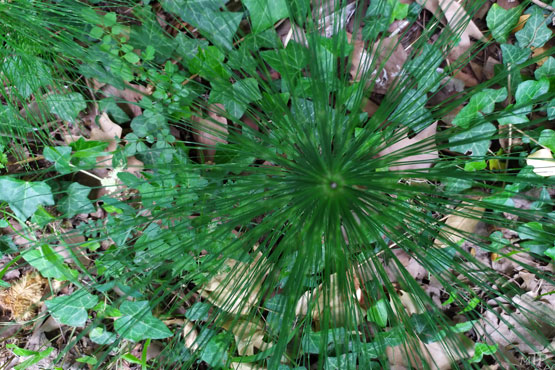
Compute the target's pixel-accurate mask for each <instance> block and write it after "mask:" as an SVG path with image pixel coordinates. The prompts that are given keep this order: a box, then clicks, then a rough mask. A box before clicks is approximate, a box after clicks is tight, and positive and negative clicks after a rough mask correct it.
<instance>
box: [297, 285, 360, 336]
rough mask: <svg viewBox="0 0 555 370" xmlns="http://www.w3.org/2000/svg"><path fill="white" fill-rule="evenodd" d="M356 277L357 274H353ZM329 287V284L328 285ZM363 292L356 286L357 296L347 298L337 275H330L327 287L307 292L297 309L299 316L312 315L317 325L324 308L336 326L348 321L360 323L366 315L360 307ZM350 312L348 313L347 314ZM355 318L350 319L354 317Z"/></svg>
mask: <svg viewBox="0 0 555 370" xmlns="http://www.w3.org/2000/svg"><path fill="white" fill-rule="evenodd" d="M352 275H353V276H355V275H356V274H352ZM326 285H327V284H326ZM361 299H362V291H361V290H360V288H359V289H357V287H356V286H355V294H353V296H347V295H346V293H343V292H342V291H341V289H340V286H339V282H338V277H337V274H332V275H330V283H329V285H327V286H324V284H320V285H319V286H318V287H317V288H315V289H313V290H312V291H310V290H309V291H306V292H305V293H304V294H303V295H302V296H301V298H300V299H299V301H298V302H297V306H296V308H295V314H296V315H297V316H305V315H308V314H309V312H310V315H311V317H312V320H313V321H314V322H315V323H316V325H318V324H319V322H320V315H321V314H323V312H324V308H327V309H329V310H330V317H331V319H330V322H331V323H333V325H334V326H342V325H343V324H344V323H345V322H346V321H347V320H349V321H354V322H355V323H359V322H360V321H361V320H362V318H363V316H364V314H363V312H362V310H361V307H360V302H361ZM347 311H348V312H347ZM353 312H354V317H348V316H347V314H349V315H350V316H352V315H353Z"/></svg>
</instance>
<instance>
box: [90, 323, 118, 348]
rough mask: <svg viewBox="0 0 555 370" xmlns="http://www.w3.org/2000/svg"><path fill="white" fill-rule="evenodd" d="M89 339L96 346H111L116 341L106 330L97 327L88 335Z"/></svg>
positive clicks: (113, 335) (112, 334)
mask: <svg viewBox="0 0 555 370" xmlns="http://www.w3.org/2000/svg"><path fill="white" fill-rule="evenodd" d="M89 338H90V339H91V341H92V342H93V343H96V344H102V345H104V344H112V343H114V342H115V341H116V335H115V334H114V333H112V332H109V331H107V330H106V328H103V327H100V326H97V327H96V328H93V329H92V330H91V331H90V333H89Z"/></svg>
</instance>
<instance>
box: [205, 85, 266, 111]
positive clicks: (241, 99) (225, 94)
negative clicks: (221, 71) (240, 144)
mask: <svg viewBox="0 0 555 370" xmlns="http://www.w3.org/2000/svg"><path fill="white" fill-rule="evenodd" d="M260 99H262V95H261V94H260V91H259V89H258V82H256V80H255V79H254V78H245V79H244V80H239V81H237V82H235V83H234V84H233V85H232V86H231V89H230V88H229V85H228V86H225V85H224V86H220V85H218V84H215V85H214V86H213V88H212V91H211V92H210V102H213V103H222V104H223V105H224V107H225V109H226V111H227V112H228V113H229V114H231V115H232V116H233V117H235V118H237V119H239V118H241V117H242V116H243V114H244V113H245V110H246V109H247V104H249V103H251V102H253V101H256V100H260Z"/></svg>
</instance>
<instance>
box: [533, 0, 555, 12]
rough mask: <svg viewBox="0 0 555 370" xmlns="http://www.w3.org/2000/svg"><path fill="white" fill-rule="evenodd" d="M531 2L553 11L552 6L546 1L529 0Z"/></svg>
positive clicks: (554, 9) (554, 10)
mask: <svg viewBox="0 0 555 370" xmlns="http://www.w3.org/2000/svg"><path fill="white" fill-rule="evenodd" d="M530 1H531V2H533V3H534V4H536V5H537V6H539V7H540V8H544V9H545V10H549V11H550V12H555V8H554V7H552V6H551V5H548V4H546V3H544V2H543V1H541V0H530Z"/></svg>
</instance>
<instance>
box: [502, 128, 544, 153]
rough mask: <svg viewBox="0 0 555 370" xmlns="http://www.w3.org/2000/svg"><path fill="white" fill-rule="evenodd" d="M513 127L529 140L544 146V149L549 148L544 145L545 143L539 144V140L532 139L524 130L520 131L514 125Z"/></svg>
mask: <svg viewBox="0 0 555 370" xmlns="http://www.w3.org/2000/svg"><path fill="white" fill-rule="evenodd" d="M511 126H513V125H511ZM513 128H514V129H515V130H516V131H518V132H520V133H521V134H522V135H524V136H526V137H527V138H528V139H530V141H532V142H534V143H536V144H538V145H539V146H541V147H542V148H544V149H549V148H548V147H546V146H545V145H542V144H540V142H539V141H537V140H536V139H534V138H533V137H532V136H530V135H528V134H527V133H526V132H524V131H522V130H521V129H519V128H516V127H513ZM549 150H551V149H549Z"/></svg>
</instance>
